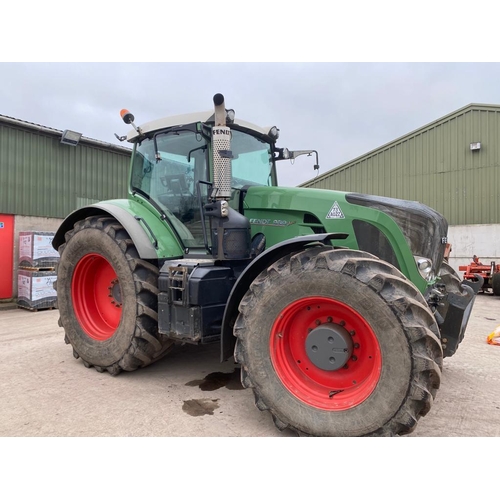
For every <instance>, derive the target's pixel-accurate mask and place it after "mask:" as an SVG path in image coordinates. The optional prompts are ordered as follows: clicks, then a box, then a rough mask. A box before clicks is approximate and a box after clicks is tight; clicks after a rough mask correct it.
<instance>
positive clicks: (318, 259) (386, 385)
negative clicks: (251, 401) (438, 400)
mask: <svg viewBox="0 0 500 500" xmlns="http://www.w3.org/2000/svg"><path fill="white" fill-rule="evenodd" d="M239 310H240V314H239V316H238V318H237V321H236V324H235V328H234V334H235V335H236V337H237V342H236V348H235V360H236V361H237V362H238V363H240V364H241V368H242V370H241V374H242V383H243V385H244V386H245V387H251V388H252V389H253V391H254V394H255V401H256V405H257V407H258V408H259V409H260V410H269V411H270V412H271V414H272V416H273V420H274V422H275V424H276V426H277V427H278V428H279V429H284V428H286V427H290V428H292V429H294V430H295V431H297V432H298V433H299V434H305V435H313V436H366V435H379V436H389V435H398V434H407V433H409V432H411V431H412V430H413V429H414V428H415V426H416V424H417V421H418V419H419V418H420V416H422V415H425V414H426V413H427V412H428V411H429V409H430V407H431V405H432V402H433V400H434V398H435V395H436V392H437V390H438V388H439V385H440V377H441V368H442V362H443V358H442V349H441V344H440V341H439V339H438V336H439V334H438V327H437V324H436V322H435V320H434V316H433V315H432V313H431V312H430V310H429V308H428V306H427V304H426V302H425V300H424V298H423V297H422V295H421V293H420V292H419V291H418V289H417V288H415V286H414V285H413V284H412V283H411V282H409V281H408V280H407V279H406V278H405V277H404V276H403V275H402V274H401V273H400V272H399V271H398V270H397V269H396V268H395V267H393V266H392V265H390V264H388V263H386V262H384V261H381V260H379V259H377V258H376V257H374V256H373V255H371V254H368V253H365V252H358V251H352V250H343V249H339V250H334V249H331V248H330V247H328V248H325V247H319V248H311V249H308V250H305V251H302V252H300V253H298V254H295V255H292V256H287V257H284V258H282V259H280V260H278V261H277V262H275V263H274V264H273V265H272V266H270V267H269V268H268V269H267V270H265V271H263V272H262V273H261V274H260V275H259V276H258V277H257V278H256V279H255V281H254V282H253V283H252V285H251V287H250V289H249V290H248V292H247V293H246V295H245V296H244V298H243V299H242V301H241V304H240V309H239Z"/></svg>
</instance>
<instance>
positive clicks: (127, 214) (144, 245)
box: [52, 202, 182, 260]
mask: <svg viewBox="0 0 500 500" xmlns="http://www.w3.org/2000/svg"><path fill="white" fill-rule="evenodd" d="M142 212H144V210H142V211H141V213H142ZM93 215H102V216H107V215H110V216H111V217H114V218H115V219H116V220H117V221H118V222H119V223H120V224H121V225H122V226H123V227H124V228H125V230H126V231H127V232H128V234H129V235H130V238H131V239H132V241H133V242H134V245H135V247H136V249H137V252H138V253H139V257H140V258H141V259H149V260H154V259H158V254H159V250H160V251H161V249H159V244H160V243H159V240H158V235H155V234H154V233H153V231H152V230H151V227H152V226H153V225H154V224H153V222H154V223H155V224H157V221H156V219H155V220H154V221H150V222H149V224H148V222H147V220H146V218H150V217H151V218H153V217H154V215H152V214H151V215H150V216H149V215H146V213H143V214H142V215H143V216H141V217H139V216H137V214H136V213H133V212H131V211H129V210H127V209H126V208H124V207H123V206H119V205H116V204H113V203H109V202H101V203H96V204H95V205H89V206H87V207H83V208H80V209H78V210H75V211H74V212H72V213H71V214H70V215H68V217H66V219H64V221H63V223H62V224H61V226H60V227H59V229H58V230H57V232H56V234H55V236H54V239H53V240H52V246H53V247H54V248H55V249H56V250H57V249H58V248H59V246H60V245H62V244H63V243H64V242H65V238H64V235H65V234H66V232H68V231H70V230H71V229H73V226H74V224H75V223H76V222H78V221H79V220H84V219H85V218H87V217H90V216H93ZM176 246H178V245H174V247H176ZM162 253H163V252H162ZM171 253H172V252H171ZM175 253H176V252H175V249H174V252H173V255H172V256H174V254H175ZM178 256H182V250H181V249H180V246H179V251H178Z"/></svg>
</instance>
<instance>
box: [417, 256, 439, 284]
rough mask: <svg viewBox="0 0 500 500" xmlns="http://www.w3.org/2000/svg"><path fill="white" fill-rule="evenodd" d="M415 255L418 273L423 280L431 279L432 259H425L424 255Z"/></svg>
mask: <svg viewBox="0 0 500 500" xmlns="http://www.w3.org/2000/svg"><path fill="white" fill-rule="evenodd" d="M414 257H415V262H416V263H417V268H418V271H419V272H420V274H421V275H422V278H424V279H425V280H429V279H432V278H433V277H434V276H433V273H432V260H431V259H427V258H426V257H418V256H414Z"/></svg>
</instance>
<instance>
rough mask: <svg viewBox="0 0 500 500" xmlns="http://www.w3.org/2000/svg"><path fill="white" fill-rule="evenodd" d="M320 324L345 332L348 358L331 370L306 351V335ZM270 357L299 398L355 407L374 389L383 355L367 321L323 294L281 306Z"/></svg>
mask: <svg viewBox="0 0 500 500" xmlns="http://www.w3.org/2000/svg"><path fill="white" fill-rule="evenodd" d="M323 323H334V324H336V325H340V326H342V327H343V328H344V329H345V330H346V331H347V332H349V334H350V337H351V339H352V343H353V351H352V356H351V358H350V359H349V360H348V361H347V362H346V364H345V365H344V366H343V367H342V368H340V369H338V370H335V371H327V370H322V369H321V368H319V367H318V366H316V365H315V364H314V363H313V362H312V361H311V360H310V359H309V356H308V354H307V351H306V346H305V343H306V338H307V336H308V334H309V332H311V331H312V330H314V328H316V327H317V326H318V325H320V324H323ZM270 353H271V361H272V363H273V366H274V369H275V371H276V373H277V375H278V377H279V378H280V380H281V382H282V383H283V385H284V386H285V387H286V388H287V389H288V390H289V391H290V392H291V393H292V394H293V395H294V396H295V397H296V398H298V399H299V400H300V401H302V402H303V403H306V404H308V405H309V406H313V407H315V408H318V409H322V410H329V411H341V410H347V409H349V408H353V407H355V406H357V405H359V404H360V403H362V402H363V401H365V399H366V398H368V396H370V394H371V393H372V392H373V390H374V389H375V387H376V385H377V383H378V380H379V378H380V372H381V368H382V356H381V353H380V347H379V343H378V340H377V337H376V335H375V333H374V332H373V330H372V329H371V327H370V326H369V324H368V323H367V322H366V320H365V319H364V318H363V317H362V316H361V315H360V314H359V313H357V312H356V311H355V310H354V309H352V308H351V307H349V306H348V305H346V304H344V303H343V302H340V301H337V300H334V299H330V298H326V297H308V298H304V299H299V300H296V301H295V302H292V303H291V304H290V305H288V306H287V307H286V308H285V309H283V310H282V311H281V313H280V314H279V315H278V318H277V319H276V321H275V322H274V325H273V327H272V330H271V337H270Z"/></svg>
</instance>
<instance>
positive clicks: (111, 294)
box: [56, 216, 172, 375]
mask: <svg viewBox="0 0 500 500" xmlns="http://www.w3.org/2000/svg"><path fill="white" fill-rule="evenodd" d="M65 238H66V243H65V244H63V245H61V246H60V247H59V253H60V255H61V257H60V260H59V264H58V269H57V283H56V288H57V301H58V308H59V311H60V322H59V323H60V326H62V327H63V328H64V330H65V334H66V335H65V341H66V343H69V344H71V345H72V346H73V354H74V356H75V357H76V358H82V360H83V363H84V364H85V366H87V367H91V366H94V367H95V368H96V369H97V370H98V371H100V372H102V371H104V370H107V371H109V372H110V373H111V374H112V375H116V374H118V373H119V372H120V371H121V370H126V371H133V370H136V369H137V368H140V367H143V366H146V365H149V364H150V363H152V362H153V361H156V360H157V359H159V358H160V357H162V356H163V355H164V354H165V353H166V352H167V350H168V349H169V348H170V347H171V345H172V341H170V340H163V339H162V338H161V337H160V336H159V334H158V314H157V311H158V305H157V304H158V288H157V282H158V268H157V267H156V266H154V265H152V264H151V263H149V262H146V261H144V260H142V259H140V258H139V256H138V253H137V250H136V248H135V245H134V244H133V242H132V240H131V239H130V236H129V235H128V233H127V231H125V229H124V228H123V226H121V225H120V224H119V223H118V222H117V221H116V220H115V219H113V218H111V217H98V216H94V217H88V218H87V219H85V220H84V221H79V222H77V223H76V224H75V226H74V228H73V229H72V230H71V231H68V232H67V233H66V236H65Z"/></svg>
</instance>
